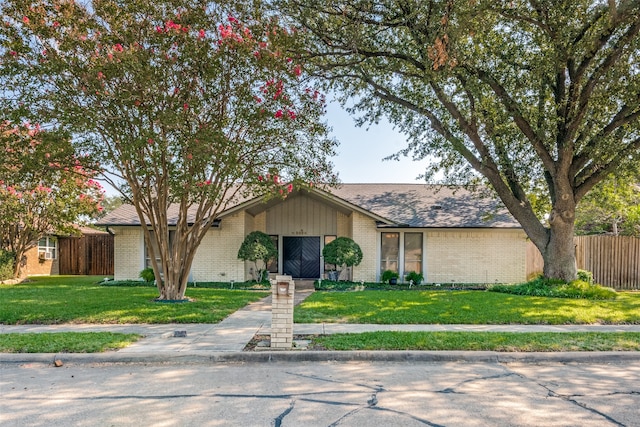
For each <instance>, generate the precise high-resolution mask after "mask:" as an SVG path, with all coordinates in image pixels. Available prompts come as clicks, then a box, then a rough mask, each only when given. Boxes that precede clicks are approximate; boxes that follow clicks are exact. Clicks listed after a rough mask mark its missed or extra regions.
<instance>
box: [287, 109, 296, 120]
mask: <svg viewBox="0 0 640 427" xmlns="http://www.w3.org/2000/svg"><path fill="white" fill-rule="evenodd" d="M287 114H288V115H289V118H290V119H291V120H295V119H296V117H297V116H296V113H295V112H293V111H291V110H288V111H287Z"/></svg>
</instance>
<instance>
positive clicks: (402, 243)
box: [99, 184, 526, 283]
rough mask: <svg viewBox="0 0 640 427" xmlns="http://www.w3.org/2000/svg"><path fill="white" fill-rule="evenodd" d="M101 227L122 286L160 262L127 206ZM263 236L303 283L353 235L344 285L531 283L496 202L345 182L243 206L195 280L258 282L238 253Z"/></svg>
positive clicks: (215, 236) (228, 214) (229, 217)
mask: <svg viewBox="0 0 640 427" xmlns="http://www.w3.org/2000/svg"><path fill="white" fill-rule="evenodd" d="M168 214H169V215H168V217H169V218H172V212H168ZM173 217H174V218H175V216H173ZM99 225H102V226H107V227H108V230H109V231H110V232H111V233H113V234H114V236H115V242H114V245H115V275H114V276H115V279H116V280H126V279H137V278H138V275H139V273H140V271H141V270H142V269H143V268H145V267H147V266H149V265H150V264H149V261H150V260H149V259H148V257H147V255H146V250H145V245H144V240H143V239H144V237H143V233H142V229H141V224H140V222H139V220H138V217H137V215H136V213H135V210H134V209H133V207H132V206H128V205H124V206H121V207H120V208H118V209H116V210H115V211H113V212H111V213H110V214H108V215H107V216H106V217H105V218H104V219H102V220H101V221H100V223H99ZM170 225H171V219H170ZM256 230H258V231H263V232H265V233H266V234H269V235H270V236H272V239H273V240H274V242H275V243H276V244H277V247H278V259H277V262H276V261H275V260H274V262H273V263H272V265H271V266H270V269H269V270H270V272H271V273H279V274H288V275H291V276H293V277H294V278H304V279H319V278H326V277H327V271H328V270H329V269H330V268H331V266H328V265H325V264H324V261H323V259H322V248H323V247H324V245H325V244H326V243H328V242H330V241H331V240H333V239H335V238H336V237H338V236H345V237H350V238H352V239H353V240H354V241H355V242H356V243H358V244H359V245H360V248H361V249H362V252H363V260H362V262H361V263H360V265H358V266H355V267H353V270H352V271H347V272H343V275H342V277H341V278H342V279H351V280H354V281H366V282H369V281H378V280H380V276H381V274H382V272H383V271H384V270H393V271H396V272H398V273H399V274H400V277H403V276H404V275H405V274H407V273H409V272H410V271H416V272H422V273H423V275H424V278H425V283H510V282H517V281H523V280H524V279H525V253H526V235H525V233H524V232H523V230H522V228H521V227H520V225H519V224H518V223H517V222H516V221H515V219H513V217H511V216H510V215H509V214H508V212H506V209H504V207H503V206H502V205H501V204H500V203H498V202H497V201H496V200H491V199H488V198H480V197H478V196H476V195H474V194H472V193H470V192H469V191H467V190H465V189H462V188H456V189H450V188H448V187H441V186H433V185H425V184H342V185H340V186H339V187H338V188H333V189H329V190H321V189H311V190H296V191H294V192H293V193H291V194H289V196H288V197H287V198H286V199H271V200H269V201H267V202H265V201H264V200H263V199H262V198H255V199H250V200H244V201H239V202H238V203H237V204H235V205H234V206H233V207H231V208H229V209H227V210H226V211H224V212H222V213H221V214H220V215H219V217H218V220H217V221H216V224H215V226H214V227H213V228H212V229H211V231H210V232H209V233H208V235H207V236H206V237H205V239H204V240H203V241H202V244H201V245H200V247H199V248H198V252H197V254H196V257H195V259H194V262H193V265H192V268H191V272H190V277H191V280H192V281H195V282H211V281H225V282H229V281H245V280H249V279H251V278H252V277H253V276H252V273H253V271H252V265H253V264H252V263H248V262H247V263H245V262H244V261H241V260H239V259H238V258H237V253H238V249H239V248H240V244H241V243H242V241H243V240H244V238H245V236H246V235H247V234H249V233H250V232H252V231H256ZM152 243H153V242H152ZM347 276H348V277H347Z"/></svg>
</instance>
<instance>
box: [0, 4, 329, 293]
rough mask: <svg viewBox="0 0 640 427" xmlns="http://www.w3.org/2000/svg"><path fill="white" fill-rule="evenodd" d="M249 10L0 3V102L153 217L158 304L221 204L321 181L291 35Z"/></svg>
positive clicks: (177, 288) (316, 106)
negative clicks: (77, 154)
mask: <svg viewBox="0 0 640 427" xmlns="http://www.w3.org/2000/svg"><path fill="white" fill-rule="evenodd" d="M259 6H260V5H259V2H252V1H248V0H247V1H221V2H200V1H196V0H159V1H154V2H147V1H141V0H94V1H92V2H91V3H90V4H89V5H82V4H80V3H76V2H73V1H71V0H40V1H30V0H8V1H6V2H5V3H4V6H3V8H2V10H3V16H5V18H4V19H5V25H4V27H3V29H2V30H0V31H2V33H3V34H4V35H3V36H2V41H3V49H4V50H3V51H2V56H3V58H4V61H6V62H7V66H8V69H10V70H11V73H10V76H9V77H7V78H6V79H5V80H6V84H7V85H8V87H9V88H10V89H11V92H9V93H8V94H7V96H6V97H5V101H6V102H7V103H9V104H11V103H12V102H11V101H12V100H13V101H14V102H13V104H12V105H13V106H14V108H20V106H21V105H26V107H28V108H29V109H30V110H32V111H33V110H36V111H37V112H38V113H39V114H41V115H42V116H44V117H48V118H49V120H50V121H51V122H52V123H55V124H58V125H59V126H61V127H63V128H65V129H68V130H69V131H71V132H72V133H73V135H74V136H75V141H76V142H77V143H78V144H79V145H81V146H82V147H83V148H84V149H85V150H86V152H88V153H90V154H91V155H93V156H95V157H96V158H97V159H99V161H100V162H101V165H102V167H103V168H104V171H105V172H106V174H105V179H107V180H108V181H110V183H111V185H113V186H114V187H115V188H116V189H118V190H119V191H120V192H121V193H122V195H123V196H124V197H125V199H126V200H128V201H130V202H131V203H132V204H133V206H135V209H136V210H137V213H138V217H139V219H140V221H141V223H142V224H148V225H149V227H143V230H144V235H145V240H146V242H147V251H148V252H149V255H150V257H149V258H150V259H151V262H152V267H153V270H154V273H155V277H156V278H158V280H157V285H158V290H159V293H160V297H159V298H160V299H168V300H175V299H182V298H183V297H184V292H185V289H186V285H187V279H188V276H189V270H190V268H191V264H192V262H193V259H194V256H195V254H196V250H197V248H198V246H199V244H200V242H201V241H202V239H203V238H204V236H205V234H206V233H207V232H208V230H210V229H211V227H212V226H213V225H214V221H215V220H216V217H217V215H218V213H219V212H220V211H221V210H223V209H225V207H226V206H227V204H228V203H229V202H230V201H232V200H234V199H236V200H237V198H238V197H240V196H247V195H260V194H264V193H265V192H269V191H270V192H273V191H274V185H275V186H276V187H278V188H276V189H275V191H276V193H278V192H284V193H286V192H287V191H290V189H291V188H287V187H283V185H285V184H284V183H286V185H287V186H289V185H304V183H307V184H308V183H310V182H321V181H328V180H330V179H331V175H330V174H331V165H330V163H329V162H328V161H327V160H326V159H327V157H330V156H331V155H332V154H333V150H334V145H335V144H334V142H333V141H332V140H331V139H329V138H327V128H326V127H325V125H323V124H322V123H321V121H320V118H321V115H322V114H323V112H324V108H325V105H324V100H323V98H322V96H320V95H319V93H318V92H317V91H315V90H313V89H312V88H311V87H308V85H307V83H305V81H304V80H303V79H302V74H303V67H304V64H303V63H301V62H300V60H299V58H298V57H291V56H285V54H284V51H285V48H286V46H287V45H289V44H290V43H291V40H292V39H295V37H296V34H295V33H293V32H291V31H290V30H289V29H287V28H283V27H282V26H280V25H279V23H278V21H277V18H276V17H274V16H270V17H266V16H264V15H262V14H261V11H260V7H259ZM14 95H18V97H19V100H17V99H16V97H14ZM20 103H22V104H20ZM267 174H270V175H269V176H270V177H271V178H270V179H269V182H267V180H266V179H264V178H263V177H265V176H267ZM170 208H171V209H170ZM169 215H172V217H169ZM169 222H173V223H175V227H172V228H171V230H170V228H169V225H168V224H169ZM170 234H171V238H170ZM154 240H155V241H157V243H158V245H157V246H156V245H153V244H151V243H150V242H152V241H154ZM157 252H159V253H157ZM156 260H159V262H157V261H156Z"/></svg>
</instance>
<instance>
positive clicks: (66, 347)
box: [0, 332, 141, 353]
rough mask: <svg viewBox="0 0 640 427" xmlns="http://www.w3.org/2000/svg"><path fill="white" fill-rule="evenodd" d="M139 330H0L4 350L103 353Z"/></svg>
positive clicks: (0, 347)
mask: <svg viewBox="0 0 640 427" xmlns="http://www.w3.org/2000/svg"><path fill="white" fill-rule="evenodd" d="M140 338H141V336H140V335H137V334H119V333H111V332H56V333H26V334H0V352H2V353H99V352H103V351H107V350H117V349H119V348H124V347H127V346H128V345H130V344H131V343H134V342H136V341H138V339H140Z"/></svg>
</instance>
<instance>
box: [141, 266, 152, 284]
mask: <svg viewBox="0 0 640 427" xmlns="http://www.w3.org/2000/svg"><path fill="white" fill-rule="evenodd" d="M140 278H141V279H142V280H144V281H145V282H153V281H155V280H156V275H155V273H154V272H153V268H145V269H144V270H142V271H141V272H140Z"/></svg>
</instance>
